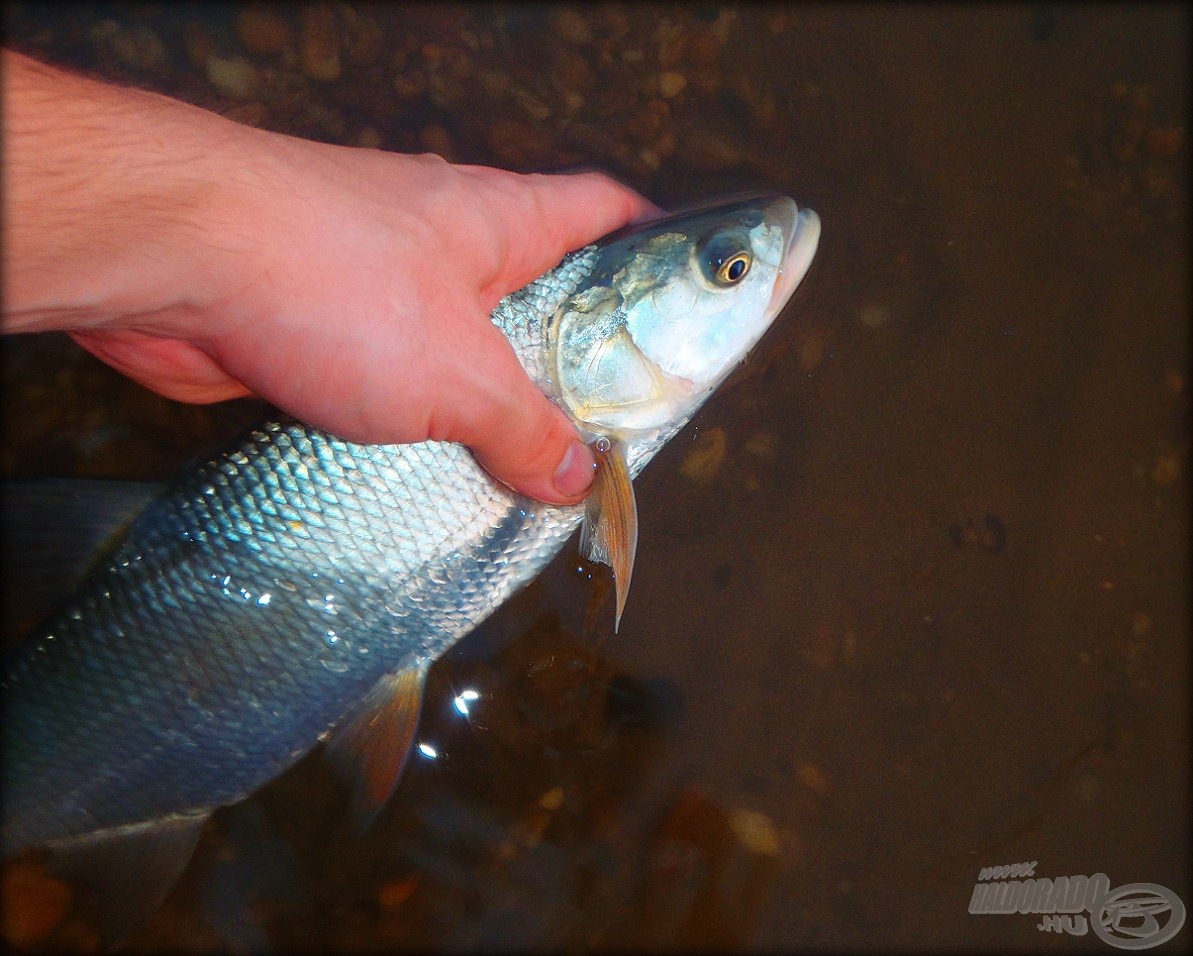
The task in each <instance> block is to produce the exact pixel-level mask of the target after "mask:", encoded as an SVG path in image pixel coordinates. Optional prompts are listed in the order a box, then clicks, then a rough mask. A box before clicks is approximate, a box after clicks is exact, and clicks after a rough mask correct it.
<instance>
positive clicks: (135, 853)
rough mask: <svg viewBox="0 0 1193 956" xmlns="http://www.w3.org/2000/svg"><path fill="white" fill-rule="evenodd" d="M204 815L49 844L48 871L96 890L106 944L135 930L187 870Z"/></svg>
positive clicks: (122, 828) (116, 829)
mask: <svg viewBox="0 0 1193 956" xmlns="http://www.w3.org/2000/svg"><path fill="white" fill-rule="evenodd" d="M206 819H207V814H205V813H202V814H197V815H193V816H174V817H166V818H164V819H161V820H154V821H151V822H149V823H139V824H134V825H131V826H124V827H116V828H113V829H110V830H100V831H97V832H95V833H90V834H87V835H86V836H82V837H74V838H71V839H70V840H61V841H58V842H55V843H50V844H48V845H47V848H48V849H49V851H50V858H49V862H48V864H47V866H46V870H47V872H49V873H50V874H52V875H53V876H57V877H61V878H63V879H65V880H68V881H70V882H72V883H74V882H77V883H79V884H82V885H84V886H87V887H90V888H92V889H94V890H96V891H97V892H98V894H99V900H98V902H99V907H100V931H101V932H102V934H103V942H104V944H105V946H110V945H112V944H113V943H116V942H118V941H119V940H121V939H123V938H124V937H125V936H128V935H129V934H130V933H132V932H133V931H134V930H135V929H137V928H138V927H139V926H140V925H141V924H142V923H143V922H144V921H145V920H146V919H148V918H149V916H150V915H152V913H153V911H154V910H156V909H157V908H158V906H160V905H161V902H162V900H164V899H165V898H166V894H167V893H168V892H169V890H170V887H171V886H173V885H174V881H175V880H177V879H178V876H179V874H180V873H182V871H183V870H184V869H185V868H186V864H187V862H188V861H189V860H190V858H191V854H192V853H193V852H194V850H195V844H196V843H197V842H198V840H199V831H200V830H202V829H203V823H204V821H206Z"/></svg>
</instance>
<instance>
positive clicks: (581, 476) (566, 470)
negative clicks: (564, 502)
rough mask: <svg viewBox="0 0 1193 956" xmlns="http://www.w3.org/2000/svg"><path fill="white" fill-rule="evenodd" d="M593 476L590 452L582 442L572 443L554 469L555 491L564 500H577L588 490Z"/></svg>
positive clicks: (594, 471)
mask: <svg viewBox="0 0 1193 956" xmlns="http://www.w3.org/2000/svg"><path fill="white" fill-rule="evenodd" d="M595 474H596V459H594V458H593V457H592V452H591V451H590V450H589V448H588V446H587V445H585V444H584V442H581V441H573V442H572V443H571V444H570V445H568V450H567V451H566V452H564V455H563V460H562V461H561V462H560V463H559V467H558V468H556V469H555V490H556V491H558V492H559V493H560V494H561V495H563V496H564V497H565V498H578V497H579V496H580V495H582V494H584V492H586V491H587V490H588V488H589V486H590V485H591V484H592V479H593V476H594V475H595Z"/></svg>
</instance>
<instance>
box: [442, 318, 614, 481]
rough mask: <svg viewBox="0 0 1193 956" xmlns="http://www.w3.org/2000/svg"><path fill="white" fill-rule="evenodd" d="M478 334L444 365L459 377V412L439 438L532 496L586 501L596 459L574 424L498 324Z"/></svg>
mask: <svg viewBox="0 0 1193 956" xmlns="http://www.w3.org/2000/svg"><path fill="white" fill-rule="evenodd" d="M474 334H476V335H477V336H478V340H477V341H476V342H475V343H474V344H473V346H472V347H470V348H465V349H461V350H459V351H457V352H456V353H455V357H454V358H452V360H451V362H450V363H449V364H448V365H446V366H444V367H442V368H441V369H440V370H439V371H440V375H441V377H440V381H441V382H444V381H448V380H454V384H453V385H452V386H451V391H452V393H453V401H452V403H451V405H452V414H451V418H450V420H445V421H443V422H442V425H443V426H444V427H443V428H442V430H441V431H440V430H438V429H436V431H439V433H438V434H435V433H434V432H433V433H432V437H436V438H441V439H445V440H448V441H456V442H460V443H462V444H464V445H467V446H468V447H469V448H470V449H471V450H472V453H473V455H474V456H475V457H476V460H477V461H478V462H480V464H481V467H483V468H484V469H485V470H486V471H487V472H489V474H491V475H492V476H493V477H494V478H496V479H497V480H498V481H500V482H502V483H503V484H506V485H508V486H509V487H511V488H513V489H514V491H517V492H519V493H520V494H523V495H526V496H527V497H530V498H537V499H538V500H540V501H549V502H552V503H553V504H561V505H570V504H576V503H578V502H579V501H581V500H583V498H584V496H585V495H586V494H587V493H588V489H589V487H590V486H591V484H592V479H593V477H594V475H595V470H596V463H595V460H594V459H593V456H592V452H591V451H590V450H589V448H588V446H587V445H585V444H584V442H583V441H582V440H581V439H580V436H579V434H578V433H577V431H576V429H575V426H573V425H572V422H571V420H570V419H569V418H568V417H567V415H565V414H564V413H563V411H562V410H561V409H560V408H559V407H558V406H557V405H556V404H555V403H554V402H552V401H551V400H550V399H549V398H548V397H547V396H546V395H544V394H543V393H542V392H541V391H539V388H538V386H537V385H535V384H534V382H533V381H532V380H531V379H530V377H529V376H528V375H527V374H526V372H525V371H524V370H523V368H522V365H521V363H519V361H518V358H517V356H516V355H515V353H514V349H513V347H512V346H511V345H510V343H509V341H508V340H507V339H506V338H505V336H504V335H503V334H502V333H501V332H500V331H499V330H498V329H497V327H496V326H494V325H491V324H489V323H487V322H486V323H485V324H484V326H482V327H480V328H479V329H475V330H474ZM461 356H464V357H465V358H464V360H463V361H461Z"/></svg>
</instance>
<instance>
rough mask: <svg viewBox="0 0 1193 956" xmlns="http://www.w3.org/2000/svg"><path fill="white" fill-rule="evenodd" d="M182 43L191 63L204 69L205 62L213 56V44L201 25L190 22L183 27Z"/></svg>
mask: <svg viewBox="0 0 1193 956" xmlns="http://www.w3.org/2000/svg"><path fill="white" fill-rule="evenodd" d="M182 42H183V45H184V46H185V47H186V55H187V56H188V57H189V58H190V61H191V63H193V64H194V65H195V66H197V67H201V68H202V69H206V68H207V61H208V60H209V59H210V58H211V57H213V56H215V43H214V42H213V41H212V39H211V37H210V36H208V35H207V31H206V30H204V29H203V27H202V25H201V24H199V23H196V22H194V21H191V22H190V23H188V24H187V25H186V26H185V27H183V28H182Z"/></svg>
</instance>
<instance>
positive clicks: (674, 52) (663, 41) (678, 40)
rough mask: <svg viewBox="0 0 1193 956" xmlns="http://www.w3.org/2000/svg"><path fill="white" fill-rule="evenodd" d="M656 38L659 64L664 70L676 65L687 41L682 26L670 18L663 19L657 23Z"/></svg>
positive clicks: (681, 56) (681, 57)
mask: <svg viewBox="0 0 1193 956" xmlns="http://www.w3.org/2000/svg"><path fill="white" fill-rule="evenodd" d="M658 38H659V66H661V67H662V68H663V69H664V70H670V69H672V68H673V67H675V66H678V65H679V61H680V60H681V59H683V54H684V49H685V48H686V47H687V43H688V38H687V36H686V35H685V34H684V30H683V27H682V26H681V25H680V24H677V23H672V22H671V21H670V20H663V21H662V22H661V23H660V24H659V29H658Z"/></svg>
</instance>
